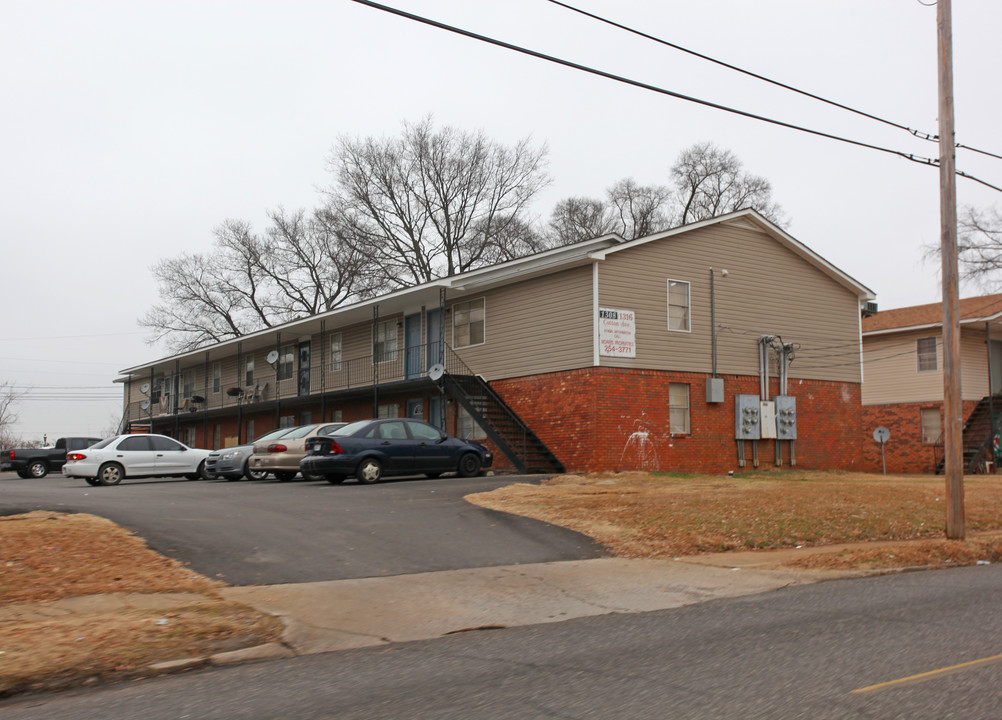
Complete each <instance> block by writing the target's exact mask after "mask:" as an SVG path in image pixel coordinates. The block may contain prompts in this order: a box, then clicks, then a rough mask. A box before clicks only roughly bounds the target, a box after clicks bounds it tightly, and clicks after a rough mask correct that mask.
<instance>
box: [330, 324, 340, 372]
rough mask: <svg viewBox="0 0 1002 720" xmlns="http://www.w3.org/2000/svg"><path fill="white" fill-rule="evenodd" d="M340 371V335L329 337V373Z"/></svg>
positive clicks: (335, 334)
mask: <svg viewBox="0 0 1002 720" xmlns="http://www.w3.org/2000/svg"><path fill="white" fill-rule="evenodd" d="M340 369H341V333H334V334H333V335H331V372H337V371H338V370H340Z"/></svg>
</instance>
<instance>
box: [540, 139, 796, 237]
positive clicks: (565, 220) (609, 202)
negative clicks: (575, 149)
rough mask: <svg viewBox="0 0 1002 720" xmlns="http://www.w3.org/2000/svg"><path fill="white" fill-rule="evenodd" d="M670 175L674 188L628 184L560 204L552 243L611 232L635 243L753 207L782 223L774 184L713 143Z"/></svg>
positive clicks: (687, 156)
mask: <svg viewBox="0 0 1002 720" xmlns="http://www.w3.org/2000/svg"><path fill="white" fill-rule="evenodd" d="M670 174H671V180H672V185H671V186H670V187H669V186H664V185H641V184H639V183H637V182H636V181H634V180H633V179H631V178H627V179H625V180H620V181H619V182H617V183H616V184H614V185H613V186H612V187H610V188H609V189H608V190H606V197H605V199H604V200H599V199H595V198H587V197H572V198H566V199H564V200H561V201H560V202H558V203H557V205H556V207H554V209H553V213H552V214H551V215H550V221H549V225H548V239H549V241H550V243H551V244H552V245H566V244H568V243H572V242H577V241H579V240H587V239H589V238H594V237H599V236H601V235H604V234H606V233H610V232H614V233H617V234H619V235H620V236H622V237H624V238H625V239H627V240H633V239H634V238H638V237H644V236H645V235H650V234H652V233H655V232H658V231H660V230H665V229H667V228H670V227H676V226H678V225H684V224H686V223H691V222H696V221H698V220H703V219H705V218H709V217H714V216H716V215H723V214H725V213H729V212H733V211H735V210H741V209H743V208H748V207H753V208H755V209H756V210H758V211H759V212H760V213H762V214H763V215H764V216H765V217H767V218H769V219H770V220H772V221H773V222H780V221H781V219H782V210H781V208H780V207H779V205H778V204H777V203H776V202H774V201H773V199H772V186H771V185H770V184H769V181H768V180H766V179H764V178H761V177H758V176H757V175H751V174H749V173H746V172H744V171H743V170H742V166H741V161H740V160H739V159H738V158H737V156H736V155H734V153H732V152H731V151H730V150H721V149H720V148H717V147H716V146H714V145H712V144H711V143H700V144H697V145H693V146H692V147H690V148H687V149H686V150H684V151H682V153H681V154H680V155H679V156H678V159H677V160H676V161H675V164H674V165H672V167H671V173H670Z"/></svg>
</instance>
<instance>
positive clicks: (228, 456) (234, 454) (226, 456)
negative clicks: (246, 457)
mask: <svg viewBox="0 0 1002 720" xmlns="http://www.w3.org/2000/svg"><path fill="white" fill-rule="evenodd" d="M238 457H240V452H239V451H237V452H228V453H223V454H222V455H220V456H219V459H220V460H232V459H233V458H238Z"/></svg>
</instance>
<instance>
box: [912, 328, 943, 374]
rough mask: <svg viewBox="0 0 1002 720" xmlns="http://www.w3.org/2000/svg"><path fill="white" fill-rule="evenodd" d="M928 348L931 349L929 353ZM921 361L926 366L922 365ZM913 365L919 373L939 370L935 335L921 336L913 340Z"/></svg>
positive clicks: (937, 345)
mask: <svg viewBox="0 0 1002 720" xmlns="http://www.w3.org/2000/svg"><path fill="white" fill-rule="evenodd" d="M930 343H931V345H932V347H931V348H930V347H929V346H930ZM923 346H924V347H923ZM930 349H931V350H932V352H931V353H930ZM930 355H931V357H930ZM930 360H931V362H932V366H931V367H929V364H930ZM923 363H924V364H925V365H926V367H923ZM915 367H916V369H917V370H918V372H920V373H921V372H936V371H937V370H939V340H938V339H937V338H936V336H935V335H933V336H931V337H921V338H917V339H916V340H915Z"/></svg>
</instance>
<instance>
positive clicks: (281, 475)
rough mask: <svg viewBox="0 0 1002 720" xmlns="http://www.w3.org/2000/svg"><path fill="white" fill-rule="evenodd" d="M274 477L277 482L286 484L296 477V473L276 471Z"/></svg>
mask: <svg viewBox="0 0 1002 720" xmlns="http://www.w3.org/2000/svg"><path fill="white" fill-rule="evenodd" d="M275 477H276V478H277V479H278V481H279V482H288V481H289V480H292V478H294V477H296V473H294V472H289V471H288V470H276V471H275Z"/></svg>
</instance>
